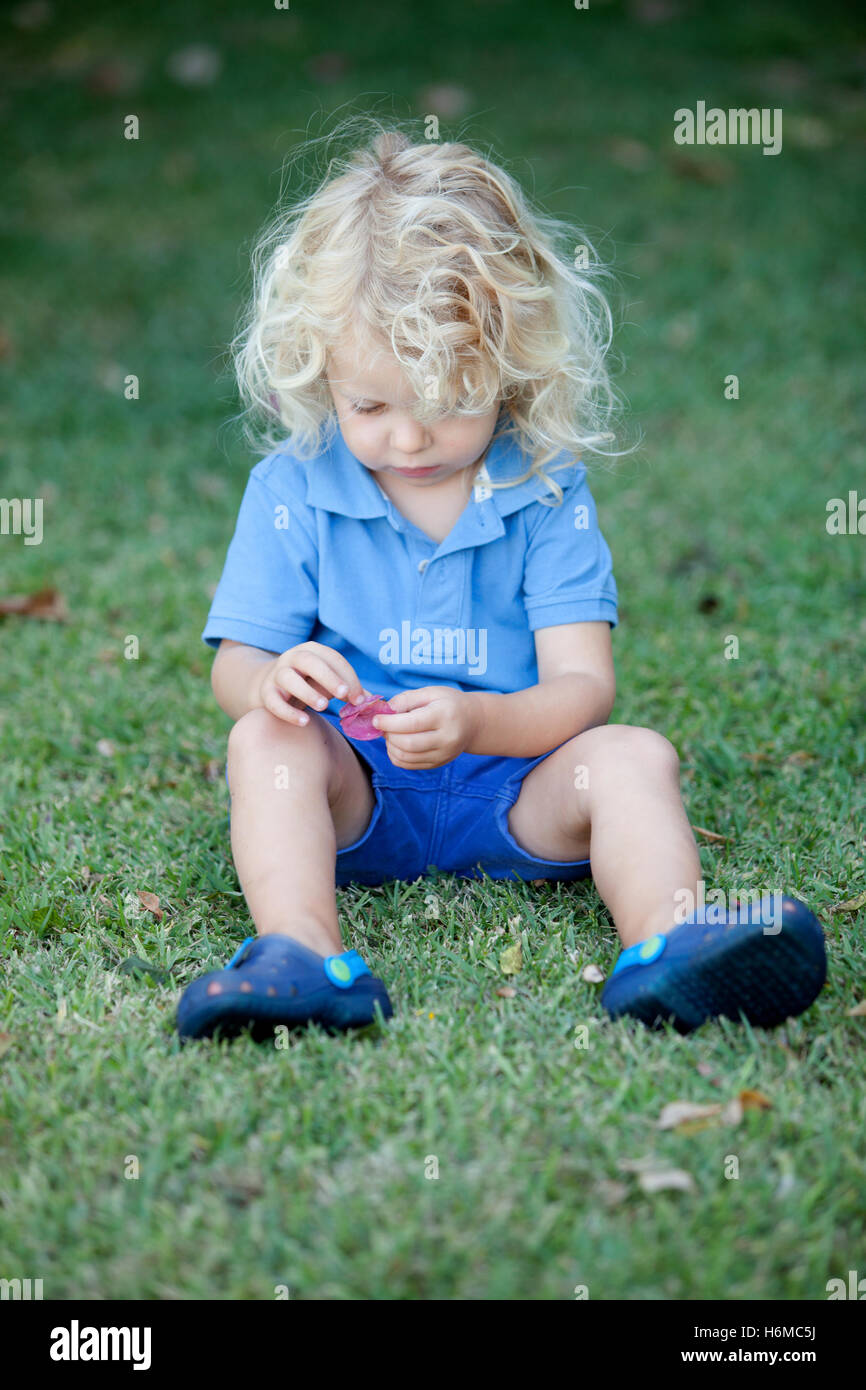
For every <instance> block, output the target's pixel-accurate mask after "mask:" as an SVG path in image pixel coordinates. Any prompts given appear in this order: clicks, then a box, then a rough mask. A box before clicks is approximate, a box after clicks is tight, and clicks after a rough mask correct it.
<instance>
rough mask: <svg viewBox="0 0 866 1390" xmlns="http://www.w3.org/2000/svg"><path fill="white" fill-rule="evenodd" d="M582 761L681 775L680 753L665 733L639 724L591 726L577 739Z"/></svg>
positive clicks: (591, 763) (658, 773) (576, 742)
mask: <svg viewBox="0 0 866 1390" xmlns="http://www.w3.org/2000/svg"><path fill="white" fill-rule="evenodd" d="M578 742H580V743H581V745H582V747H581V749H580V750H579V751H580V752H581V755H582V757H583V761H585V762H587V763H588V764H589V765H590V766H592V765H593V764H596V765H598V766H602V765H606V766H608V767H610V766H611V765H615V766H617V767H625V768H627V769H629V770H632V771H637V770H640V771H644V772H646V771H649V772H651V773H652V774H653V775H655V776H659V775H662V776H664V775H667V776H678V775H679V768H680V759H679V754H678V753H677V750H676V748H674V745H673V744H672V743H671V741H670V739H667V738H665V736H664V734H660V733H657V732H656V730H655V729H646V728H644V727H643V726H642V725H639V724H602V725H599V727H598V728H595V729H588V730H587V731H586V732H585V733H583V734H580V735H578V738H577V739H575V740H574V743H575V751H576V752H577V751H578V750H577V744H578Z"/></svg>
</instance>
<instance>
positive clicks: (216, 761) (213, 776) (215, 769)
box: [202, 758, 223, 782]
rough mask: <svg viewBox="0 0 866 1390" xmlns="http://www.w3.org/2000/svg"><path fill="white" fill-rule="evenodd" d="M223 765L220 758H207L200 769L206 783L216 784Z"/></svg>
mask: <svg viewBox="0 0 866 1390" xmlns="http://www.w3.org/2000/svg"><path fill="white" fill-rule="evenodd" d="M222 770H223V764H222V760H221V759H220V758H208V760H207V762H206V763H205V764H204V766H203V768H202V774H203V776H204V779H205V781H206V782H218V781H219V780H220V777H221V776H222Z"/></svg>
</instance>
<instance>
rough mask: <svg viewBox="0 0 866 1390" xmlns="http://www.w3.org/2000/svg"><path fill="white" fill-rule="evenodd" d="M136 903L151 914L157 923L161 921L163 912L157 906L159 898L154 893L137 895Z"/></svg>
mask: <svg viewBox="0 0 866 1390" xmlns="http://www.w3.org/2000/svg"><path fill="white" fill-rule="evenodd" d="M138 901H139V902H140V903H141V905H142V907H146V908H147V910H148V912H152V913H153V915H154V917H155V918H156V920H157V922H161V921H162V917H163V912H162V908H161V907H160V905H159V898H158V897H157V896H156V894H155V893H142V892H139V893H138Z"/></svg>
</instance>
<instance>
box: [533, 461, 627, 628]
mask: <svg viewBox="0 0 866 1390" xmlns="http://www.w3.org/2000/svg"><path fill="white" fill-rule="evenodd" d="M554 476H555V475H554ZM557 481H558V482H559V484H560V487H562V486H563V485H562V482H561V480H560V479H559V478H558V479H557ZM533 512H535V513H536V515H532V513H533ZM529 517H530V519H529V536H528V543H527V552H526V562H525V566H524V575H523V603H524V607H525V609H526V616H527V619H528V621H529V627H530V630H531V631H532V632H535V631H537V630H538V628H542V627H556V626H558V625H559V624H560V623H592V622H605V621H606V622H609V623H610V625H611V627H616V625H617V622H618V621H619V619H618V614H617V591H616V581H615V580H614V577H613V565H612V561H611V555H610V550H609V549H608V546H607V543H606V541H605V539H604V537H603V536H602V534H601V531H600V530H599V527H598V517H597V514H596V509H595V502H594V501H593V498H592V494H591V492H590V490H589V486H588V484H587V481H586V470H585V469H584V468H582V467H578V468H577V471H576V474H575V476H574V477H573V478H572V479H571V481H570V483H569V484H568V486H567V487H563V499H562V502H561V503H560V504H559V505H558V506H556V505H553V506H551V505H549V504H546V503H537V504H536V506H535V507H534V508H530V509H529Z"/></svg>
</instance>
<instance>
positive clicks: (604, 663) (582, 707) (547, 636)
mask: <svg viewBox="0 0 866 1390" xmlns="http://www.w3.org/2000/svg"><path fill="white" fill-rule="evenodd" d="M535 651H536V656H537V659H538V679H539V684H538V685H532V686H530V687H529V688H528V689H527V690H518V691H515V692H514V694H512V695H499V694H496V693H495V692H492V691H477V692H473V693H472V694H469V695H467V696H466V699H467V701H469V702H470V703H471V706H472V707H473V710H472V712H473V716H474V717H473V720H472V728H473V732H472V734H471V736H470V739H469V742H468V743H467V745H466V749H465V751H466V752H467V753H476V754H479V753H484V754H493V755H496V756H498V757H503V758H537V757H539V756H540V755H541V754H542V753H549V752H550V751H551V749H552V748H558V747H559V745H560V744H561V743H565V741H566V739H569V738H572V737H573V736H574V735H575V734H579V733H582V732H583V730H584V729H593V728H595V727H596V726H597V725H599V724H606V723H607V721H608V719H609V717H610V712H611V710H612V709H613V704H614V700H615V699H616V677H615V675H614V666H613V650H612V646H611V640H610V624H609V623H607V622H598V623H561V624H559V625H558V626H556V627H543V628H539V629H537V630H536V633H535Z"/></svg>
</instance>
